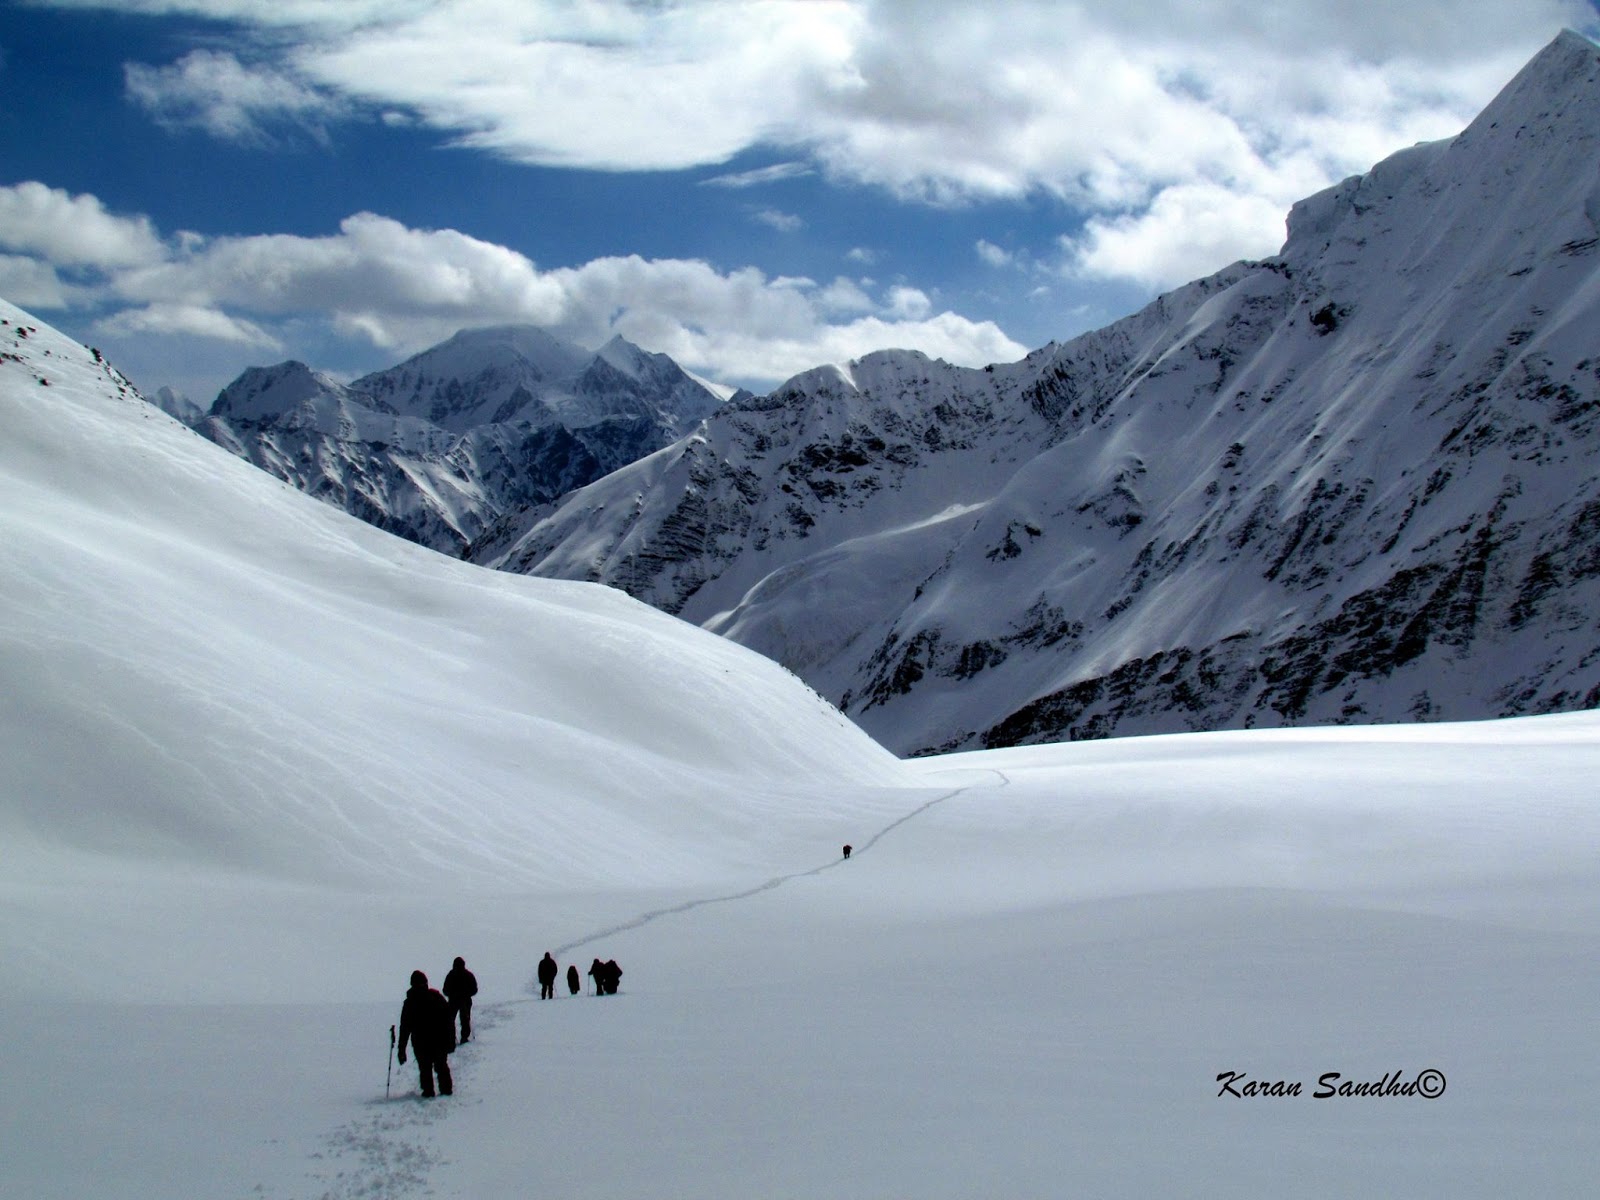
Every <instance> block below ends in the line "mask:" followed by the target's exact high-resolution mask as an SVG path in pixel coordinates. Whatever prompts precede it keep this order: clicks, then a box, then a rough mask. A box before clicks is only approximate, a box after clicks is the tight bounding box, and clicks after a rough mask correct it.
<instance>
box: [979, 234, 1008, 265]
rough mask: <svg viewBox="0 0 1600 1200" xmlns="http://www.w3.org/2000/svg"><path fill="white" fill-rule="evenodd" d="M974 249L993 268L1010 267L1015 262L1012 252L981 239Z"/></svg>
mask: <svg viewBox="0 0 1600 1200" xmlns="http://www.w3.org/2000/svg"><path fill="white" fill-rule="evenodd" d="M973 249H974V250H976V251H977V252H978V257H979V258H981V259H982V260H983V261H984V262H985V263H987V264H988V265H989V266H991V267H1009V266H1010V265H1011V264H1012V262H1014V261H1015V256H1014V255H1013V254H1012V253H1011V251H1009V250H1007V249H1005V248H1004V247H1002V246H996V245H995V244H994V243H993V242H991V241H988V240H986V239H984V238H979V239H978V241H977V244H976V245H975V246H974V247H973Z"/></svg>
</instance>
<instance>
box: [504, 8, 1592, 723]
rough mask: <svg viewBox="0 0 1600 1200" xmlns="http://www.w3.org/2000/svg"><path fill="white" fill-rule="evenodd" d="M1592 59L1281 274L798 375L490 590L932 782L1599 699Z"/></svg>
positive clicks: (614, 488)
mask: <svg viewBox="0 0 1600 1200" xmlns="http://www.w3.org/2000/svg"><path fill="white" fill-rule="evenodd" d="M1597 150H1600V50H1597V49H1596V47H1595V46H1594V45H1593V44H1591V43H1590V42H1588V41H1587V40H1586V39H1584V38H1582V37H1580V36H1578V35H1575V34H1563V35H1562V36H1561V37H1559V38H1557V39H1556V40H1555V41H1554V42H1553V43H1552V44H1551V45H1550V46H1549V47H1547V48H1546V49H1545V50H1544V51H1542V52H1541V53H1540V54H1539V55H1538V56H1536V57H1535V58H1534V59H1533V60H1532V61H1531V62H1530V63H1529V64H1528V66H1527V67H1526V68H1525V69H1524V70H1523V71H1522V72H1520V73H1519V74H1518V75H1517V77H1516V78H1515V79H1514V80H1512V81H1511V83H1510V84H1508V85H1507V87H1506V88H1505V89H1504V90H1503V91H1502V93H1501V94H1500V96H1499V97H1497V99H1496V100H1495V101H1494V102H1493V103H1492V104H1491V105H1490V106H1489V107H1488V108H1487V109H1486V110H1485V112H1484V114H1483V115H1482V116H1481V117H1480V118H1479V119H1478V120H1476V121H1474V122H1473V123H1472V124H1471V125H1470V126H1469V127H1468V128H1467V129H1466V130H1464V131H1463V132H1462V133H1461V134H1460V135H1459V136H1457V137H1455V138H1452V139H1447V140H1445V141H1440V142H1434V143H1428V144H1424V145H1420V146H1416V147H1413V148H1411V149H1409V150H1405V151H1402V152H1400V153H1399V154H1396V155H1393V156H1391V157H1390V158H1388V159H1386V160H1384V161H1383V162H1381V163H1379V164H1377V165H1376V166H1375V167H1374V168H1373V169H1372V170H1371V171H1369V172H1367V173H1366V174H1364V175H1361V176H1357V177H1354V178H1352V179H1349V180H1345V181H1344V182H1343V183H1340V184H1338V185H1336V186H1335V187H1332V188H1329V189H1327V190H1325V191H1324V192H1322V193H1319V194H1318V195H1316V196H1313V197H1310V198H1308V199H1307V200H1305V201H1302V202H1301V203H1300V204H1298V205H1296V206H1295V208H1294V210H1293V212H1292V213H1291V215H1290V221H1289V235H1288V239H1287V241H1286V243H1285V246H1284V249H1283V252H1282V253H1281V254H1280V255H1278V256H1275V257H1274V258H1272V259H1270V260H1267V261H1264V262H1258V263H1249V262H1246V263H1237V264H1234V265H1232V266H1230V267H1228V268H1226V269H1224V270H1222V271H1220V272H1218V273H1217V274H1215V275H1213V276H1210V277H1208V278H1205V279H1200V280H1196V281H1194V282H1193V283H1190V284H1187V285H1185V286H1184V287H1181V288H1178V289H1175V290H1174V291H1172V292H1169V293H1167V294H1166V295H1164V296H1162V297H1160V298H1158V299H1157V300H1155V301H1154V302H1152V303H1151V304H1150V305H1148V306H1147V307H1146V308H1145V309H1143V310H1141V311H1140V312H1138V313H1135V314H1133V315H1131V316H1129V317H1127V318H1125V319H1123V320H1121V321H1118V322H1116V323H1115V324H1113V325H1110V326H1108V327H1106V328H1105V329H1102V330H1098V331H1095V332H1093V333H1089V334H1085V335H1082V336H1080V337H1078V338H1074V339H1073V340H1072V341H1070V342H1066V343H1063V344H1060V345H1052V346H1047V347H1045V348H1043V349H1041V350H1040V351H1038V352H1036V353H1034V354H1032V355H1030V356H1028V357H1027V358H1026V359H1024V360H1022V361H1021V362H1019V363H1014V364H1009V365H1005V366H995V367H992V368H989V369H987V370H984V371H974V370H966V369H961V368H956V367H951V366H949V365H948V364H944V363H939V362H935V361H932V360H928V359H925V358H921V357H919V356H913V355H909V354H905V353H902V352H889V353H885V354H880V355H868V356H866V357H865V358H863V359H861V360H858V361H857V362H853V363H850V364H846V365H844V366H830V367H821V368H817V369H815V370H812V371H809V372H805V373H803V374H802V375H799V376H796V377H795V378H794V379H791V380H790V381H788V382H787V383H785V384H784V385H783V386H782V387H780V388H778V389H776V390H775V391H774V392H773V393H772V394H771V395H770V396H767V397H763V398H758V399H749V400H745V401H743V402H741V403H739V404H737V405H732V406H729V407H728V408H727V409H725V410H723V411H721V412H719V413H717V414H716V415H715V416H713V417H712V418H711V419H710V420H708V421H707V423H706V425H705V427H704V428H703V429H702V430H701V431H700V432H699V433H697V434H696V436H695V437H692V438H688V439H685V440H684V441H681V442H679V443H678V444H677V445H675V446H673V447H669V448H668V449H666V450H663V451H662V452H660V453H658V454H656V455H654V456H652V457H651V458H650V459H648V460H645V461H643V462H640V463H637V464H635V465H633V466H631V467H629V468H627V469H625V470H624V471H622V472H619V473H618V474H616V475H614V476H611V477H609V478H607V479H605V480H601V481H599V482H597V483H595V484H593V485H590V486H589V487H588V488H586V489H584V490H582V491H580V492H578V493H575V494H574V495H572V496H569V497H567V498H565V499H564V500H563V502H562V503H561V504H560V505H559V506H558V507H557V508H556V509H555V510H554V511H552V512H550V513H548V514H543V513H540V514H535V519H533V520H531V521H530V522H529V524H528V526H527V528H526V529H525V531H523V532H522V533H521V534H520V535H518V536H515V537H508V538H506V539H503V540H502V541H501V542H500V543H499V544H498V545H497V546H496V547H495V551H496V554H495V557H494V558H493V559H492V561H494V562H495V563H496V564H497V565H501V566H503V567H506V568H508V569H513V570H522V571H529V572H534V573H539V574H551V575H563V576H570V577H577V578H593V579H601V580H604V581H606V582H609V583H613V584H615V585H616V586H620V587H623V588H625V589H626V590H628V591H630V592H632V593H633V594H634V595H637V596H640V597H642V598H645V599H648V600H650V601H651V602H652V603H655V604H657V605H659V606H661V607H663V608H666V609H668V610H669V611H673V612H678V613H679V614H680V615H682V616H684V617H686V618H687V619H689V620H693V621H696V622H698V623H702V624H704V625H706V626H708V627H709V628H713V629H716V630H718V631H720V632H723V633H725V634H726V635H728V636H730V637H733V638H735V639H736V640H739V641H741V642H743V643H745V644H747V645H750V646H753V647H755V648H757V649H760V650H762V651H763V652H764V653H767V654H769V655H772V656H773V657H776V658H778V659H780V661H782V662H784V663H785V664H786V665H788V666H790V667H791V668H792V669H794V670H795V671H797V672H798V673H800V674H801V675H802V677H804V678H806V679H807V681H808V682H810V683H812V684H813V686H815V687H817V688H818V689H819V690H820V691H821V692H823V694H824V695H827V696H829V697H830V698H832V699H834V700H835V701H836V702H838V703H839V704H840V705H841V706H842V707H844V708H845V710H846V711H847V712H849V713H850V714H851V715H852V716H853V717H855V718H856V719H857V720H858V721H860V722H861V723H862V724H863V725H864V726H865V727H866V728H867V729H868V731H869V732H871V733H873V734H874V735H875V736H877V737H878V738H880V740H882V741H884V742H885V744H887V745H889V746H891V747H892V748H894V749H896V750H898V751H900V752H903V753H909V752H917V751H924V750H928V749H950V748H958V747H969V746H979V745H1002V744H1013V743H1018V742H1031V741H1048V740H1056V739H1063V738H1078V737H1096V736H1105V735H1108V734H1114V733H1115V734H1127V733H1147V732H1167V731H1176V730H1183V729H1200V728H1227V727H1238V726H1250V725H1279V724H1297V723H1308V722H1329V721H1336V722H1337V721H1393V720H1412V719H1438V718H1450V717H1482V716H1492V715H1504V714H1511V713H1524V712H1543V711H1553V710H1559V709H1570V708H1576V707H1584V706H1588V705H1591V704H1594V703H1597V702H1600V665H1596V664H1595V663H1594V662H1593V661H1592V648H1593V646H1594V645H1595V644H1596V643H1597V642H1600V569H1597V568H1596V567H1595V566H1594V563H1595V561H1596V559H1597V555H1600V551H1596V550H1595V548H1594V547H1595V545H1596V536H1597V535H1596V533H1595V531H1596V530H1600V353H1597V352H1596V349H1595V342H1594V336H1593V331H1594V330H1595V329H1596V328H1600V220H1597V218H1600V153H1597Z"/></svg>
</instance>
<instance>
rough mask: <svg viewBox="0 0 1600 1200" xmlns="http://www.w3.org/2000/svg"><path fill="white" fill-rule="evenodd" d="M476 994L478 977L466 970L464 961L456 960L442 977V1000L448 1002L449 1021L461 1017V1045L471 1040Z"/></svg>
mask: <svg viewBox="0 0 1600 1200" xmlns="http://www.w3.org/2000/svg"><path fill="white" fill-rule="evenodd" d="M477 994H478V977H477V976H476V975H474V974H473V973H472V972H471V971H469V970H467V963H466V960H465V959H462V958H458V959H456V961H455V965H454V966H452V967H451V968H450V974H448V975H446V976H445V977H444V998H445V999H446V1000H448V1001H450V1011H451V1014H452V1016H451V1020H454V1019H455V1015H456V1014H459V1015H460V1017H461V1044H462V1045H463V1046H464V1045H466V1044H467V1042H468V1041H470V1040H471V1039H472V998H473V997H474V996H476V995H477Z"/></svg>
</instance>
